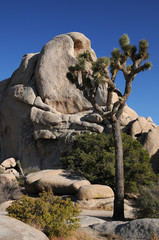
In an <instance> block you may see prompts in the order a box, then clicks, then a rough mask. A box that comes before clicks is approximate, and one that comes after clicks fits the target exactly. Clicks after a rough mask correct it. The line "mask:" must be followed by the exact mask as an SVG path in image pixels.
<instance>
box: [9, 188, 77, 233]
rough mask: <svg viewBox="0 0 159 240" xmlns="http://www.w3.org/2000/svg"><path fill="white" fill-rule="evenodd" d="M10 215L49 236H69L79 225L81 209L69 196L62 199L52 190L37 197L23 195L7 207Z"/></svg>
mask: <svg viewBox="0 0 159 240" xmlns="http://www.w3.org/2000/svg"><path fill="white" fill-rule="evenodd" d="M7 211H8V216H10V217H14V218H16V219H18V220H20V221H23V222H25V223H27V224H30V225H32V226H34V227H36V228H38V229H40V230H41V231H43V232H44V233H45V234H46V235H47V236H48V237H50V238H51V237H53V236H68V235H70V234H71V233H72V231H73V230H75V229H77V228H78V227H79V219H78V218H77V215H78V214H79V209H78V207H77V206H76V205H73V202H72V201H71V200H70V199H69V198H68V199H66V200H62V199H61V198H60V197H55V196H54V195H53V193H52V192H43V193H41V194H40V197H39V198H37V199H32V198H29V197H28V196H24V195H23V196H22V198H21V199H20V200H17V201H15V202H13V203H12V205H11V206H10V207H8V208H7Z"/></svg>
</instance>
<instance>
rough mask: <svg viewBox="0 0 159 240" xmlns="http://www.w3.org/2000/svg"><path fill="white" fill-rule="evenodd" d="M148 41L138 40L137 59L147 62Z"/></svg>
mask: <svg viewBox="0 0 159 240" xmlns="http://www.w3.org/2000/svg"><path fill="white" fill-rule="evenodd" d="M148 45H149V44H148V41H147V40H145V39H142V40H140V42H139V57H140V58H143V59H144V60H147V59H148V58H149V54H148V52H147V50H148Z"/></svg>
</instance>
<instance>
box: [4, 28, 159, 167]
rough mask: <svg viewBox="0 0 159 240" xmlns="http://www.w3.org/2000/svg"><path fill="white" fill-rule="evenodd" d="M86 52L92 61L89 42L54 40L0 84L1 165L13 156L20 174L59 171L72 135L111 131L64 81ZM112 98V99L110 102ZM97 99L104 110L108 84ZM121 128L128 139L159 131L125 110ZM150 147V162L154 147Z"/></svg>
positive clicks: (79, 37)
mask: <svg viewBox="0 0 159 240" xmlns="http://www.w3.org/2000/svg"><path fill="white" fill-rule="evenodd" d="M86 50H87V51H89V52H90V54H91V58H92V59H93V60H96V55H95V53H94V51H93V49H92V48H91V43H90V40H89V39H88V38H87V37H86V36H84V35H83V34H82V33H77V32H73V33H68V34H62V35H59V36H56V37H54V38H53V39H52V40H51V41H49V42H48V43H47V44H46V45H45V46H44V47H43V48H42V50H41V52H40V53H30V54H26V55H24V57H23V59H22V62H21V64H20V66H19V68H18V69H17V70H16V71H15V72H14V73H13V74H12V76H11V77H10V78H8V79H6V80H4V81H1V82H0V162H2V161H4V160H5V159H7V158H10V157H13V158H15V160H20V161H21V165H22V167H23V169H28V168H30V167H33V168H37V169H48V168H59V167H61V162H60V155H61V152H62V151H64V150H67V149H68V148H69V147H70V144H71V140H72V138H73V136H75V135H76V134H80V133H83V132H86V131H94V132H98V133H101V132H103V131H105V132H106V133H110V132H111V125H110V123H109V122H103V120H102V118H101V117H100V116H99V114H97V113H95V112H94V111H93V109H92V106H91V104H90V103H89V102H88V101H87V100H86V99H85V98H84V96H83V93H82V92H81V91H79V90H78V89H77V88H76V87H75V85H74V84H72V83H71V82H70V81H69V80H68V79H67V77H66V74H67V72H68V67H69V66H70V65H73V64H75V63H76V62H77V56H78V54H79V53H82V52H84V51H86ZM117 99H118V96H117V94H114V96H113V101H117ZM96 100H97V102H98V103H99V104H100V105H101V106H104V105H105V103H106V101H107V83H105V84H104V85H102V86H101V87H100V88H99V90H98V92H97V94H96ZM136 119H137V120H136ZM130 123H131V124H130ZM128 125H129V127H127V126H128ZM130 125H131V129H130ZM121 127H122V128H123V129H126V130H125V131H127V132H129V134H130V133H131V134H132V136H141V135H143V134H146V133H148V131H149V130H153V129H155V130H158V131H159V127H157V126H156V125H155V124H154V123H153V122H152V119H150V118H148V119H143V118H139V116H138V115H137V113H135V111H133V110H132V109H130V108H129V107H128V106H125V108H124V113H123V115H122V117H121ZM143 144H144V143H143ZM153 148H154V151H153V153H150V155H151V156H152V157H153V156H154V155H155V156H156V153H157V151H158V149H159V147H158V145H155V147H154V146H153ZM147 149H149V147H148V148H147ZM157 156H158V155H157ZM155 159H157V157H156V158H155ZM156 161H157V160H155V162H156ZM152 163H153V161H152ZM155 164H156V163H155ZM156 166H157V164H156ZM157 168H158V167H157ZM158 171H159V169H158Z"/></svg>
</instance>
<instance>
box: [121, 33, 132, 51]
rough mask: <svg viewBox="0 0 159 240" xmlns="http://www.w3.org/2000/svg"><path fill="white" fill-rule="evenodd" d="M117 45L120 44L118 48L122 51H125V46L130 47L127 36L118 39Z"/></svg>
mask: <svg viewBox="0 0 159 240" xmlns="http://www.w3.org/2000/svg"><path fill="white" fill-rule="evenodd" d="M119 44H120V47H121V49H122V50H123V51H125V50H126V48H127V46H129V45H130V40H129V37H128V35H127V34H125V33H124V34H123V35H122V36H121V37H120V39H119Z"/></svg>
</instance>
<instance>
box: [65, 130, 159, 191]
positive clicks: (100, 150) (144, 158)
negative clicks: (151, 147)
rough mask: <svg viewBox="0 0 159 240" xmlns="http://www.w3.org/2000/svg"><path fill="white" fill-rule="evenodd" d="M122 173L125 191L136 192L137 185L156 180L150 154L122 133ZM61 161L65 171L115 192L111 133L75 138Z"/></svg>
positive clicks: (113, 150) (88, 134) (113, 149)
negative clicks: (79, 175) (123, 174)
mask: <svg viewBox="0 0 159 240" xmlns="http://www.w3.org/2000/svg"><path fill="white" fill-rule="evenodd" d="M122 139H123V152H124V171H125V191H126V192H128V193H131V192H134V193H136V192H138V189H139V186H140V185H148V184H150V183H153V182H154V181H156V178H157V177H156V175H155V174H154V173H153V170H152V167H151V164H150V163H149V162H150V159H149V155H148V153H147V152H146V150H144V149H143V148H142V145H141V144H140V143H139V142H138V141H137V140H134V139H133V138H132V137H131V136H129V135H127V134H124V133H123V134H122ZM61 161H62V163H63V165H64V167H65V168H67V169H72V170H76V171H78V172H79V173H81V174H82V175H83V176H84V177H86V178H87V179H88V180H89V181H90V182H91V183H94V184H96V183H98V184H106V185H109V186H110V187H112V188H113V189H114V176H115V167H114V165H115V147H114V139H113V136H112V135H111V134H107V135H106V134H104V133H103V134H96V133H92V134H90V133H87V134H84V135H78V136H76V137H75V139H74V142H73V146H72V150H71V151H69V152H64V153H63V154H62V156H61Z"/></svg>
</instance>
